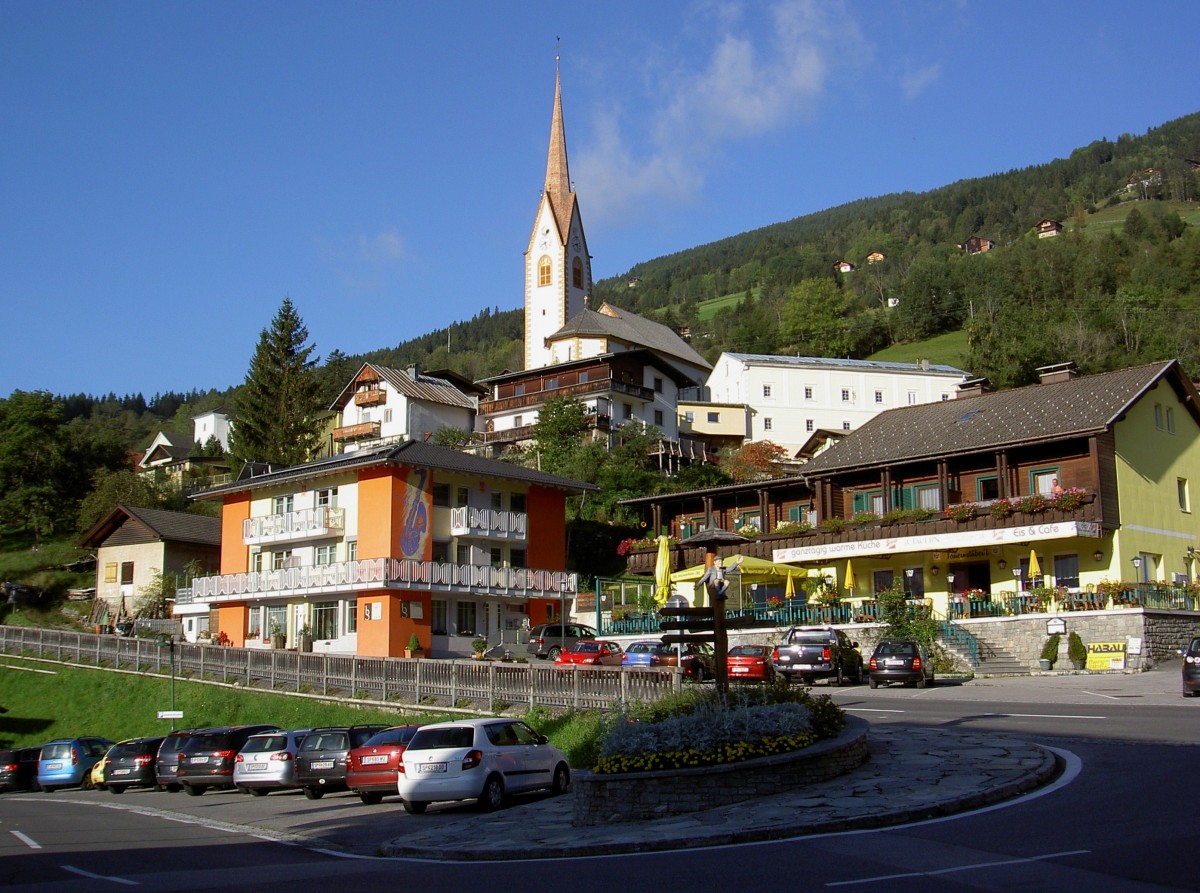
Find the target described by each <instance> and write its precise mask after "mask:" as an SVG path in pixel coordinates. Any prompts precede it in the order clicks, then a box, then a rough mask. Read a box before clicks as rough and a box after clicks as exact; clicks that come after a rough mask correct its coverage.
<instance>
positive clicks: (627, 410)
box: [621, 403, 633, 419]
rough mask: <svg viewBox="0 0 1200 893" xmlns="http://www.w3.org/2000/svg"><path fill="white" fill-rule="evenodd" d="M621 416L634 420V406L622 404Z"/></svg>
mask: <svg viewBox="0 0 1200 893" xmlns="http://www.w3.org/2000/svg"><path fill="white" fill-rule="evenodd" d="M621 415H622V416H623V417H624V418H627V419H631V418H633V406H632V404H629V403H622V404H621Z"/></svg>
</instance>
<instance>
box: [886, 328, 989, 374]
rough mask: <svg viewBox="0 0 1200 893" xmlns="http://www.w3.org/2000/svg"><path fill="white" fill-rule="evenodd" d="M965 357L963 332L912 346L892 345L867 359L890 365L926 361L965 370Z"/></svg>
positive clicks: (939, 336) (964, 336) (965, 341)
mask: <svg viewBox="0 0 1200 893" xmlns="http://www.w3.org/2000/svg"><path fill="white" fill-rule="evenodd" d="M966 356H967V333H966V332H964V331H959V332H947V333H946V334H944V335H937V336H936V337H933V338H930V339H928V340H927V341H916V342H913V343H912V344H894V345H892V346H891V347H886V348H884V349H883V350H881V351H878V352H877V353H873V354H871V356H869V357H867V359H868V360H883V361H885V362H892V363H915V362H917V361H918V360H921V359H926V360H929V362H931V363H940V364H943V365H947V366H956V367H958V368H959V369H963V370H964V371H970V370H967V369H966V367H965V366H964V363H965V362H966Z"/></svg>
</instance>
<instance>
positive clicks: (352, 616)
mask: <svg viewBox="0 0 1200 893" xmlns="http://www.w3.org/2000/svg"><path fill="white" fill-rule="evenodd" d="M346 632H347V634H349V633H356V632H358V599H356V598H352V599H350V600H349V601H348V602H346Z"/></svg>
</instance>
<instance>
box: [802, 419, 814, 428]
mask: <svg viewBox="0 0 1200 893" xmlns="http://www.w3.org/2000/svg"><path fill="white" fill-rule="evenodd" d="M814 425H815V423H814V422H813V420H812V419H805V420H804V430H805V431H812V430H813V428H814Z"/></svg>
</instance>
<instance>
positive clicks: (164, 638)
mask: <svg viewBox="0 0 1200 893" xmlns="http://www.w3.org/2000/svg"><path fill="white" fill-rule="evenodd" d="M158 647H159V648H167V649H169V654H170V659H171V731H172V732H174V731H175V715H174V714H175V637H174V636H171V635H167V634H166V633H160V634H159V636H158Z"/></svg>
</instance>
